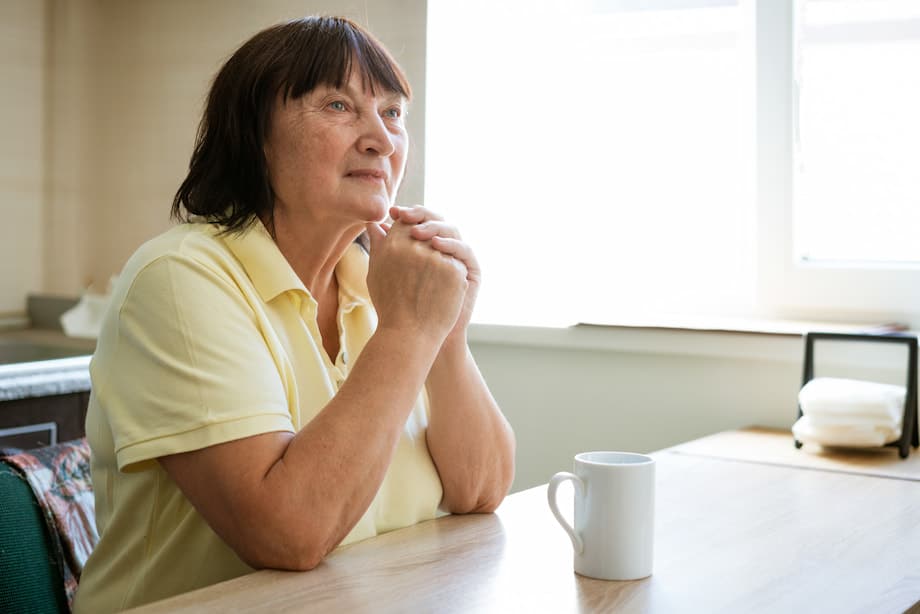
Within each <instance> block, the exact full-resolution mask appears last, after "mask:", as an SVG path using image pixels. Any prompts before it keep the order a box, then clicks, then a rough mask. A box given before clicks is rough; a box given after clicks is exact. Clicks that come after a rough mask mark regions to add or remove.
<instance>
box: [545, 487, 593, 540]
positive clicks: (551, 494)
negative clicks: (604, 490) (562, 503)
mask: <svg viewBox="0 0 920 614" xmlns="http://www.w3.org/2000/svg"><path fill="white" fill-rule="evenodd" d="M569 480H571V482H572V486H574V487H575V496H576V497H584V496H585V483H584V482H582V481H581V478H580V477H578V476H577V475H575V474H574V473H569V472H568V471H560V472H559V473H557V474H556V475H554V476H553V477H552V479H551V480H550V481H549V489H547V491H546V499H547V501H548V502H549V509H550V510H551V511H552V512H553V516H555V517H556V520H557V521H558V522H559V524H560V525H562V528H563V529H565V532H566V533H568V534H569V538H571V540H572V547H573V548H575V553H576V554H581V553H582V552H583V551H584V549H585V543H584V542H583V541H582V539H581V536H580V535H579V534H578V533H576V532H575V529H574V528H572V525H570V524H569V523H567V522H566V521H565V518H563V516H562V514H561V513H559V506H558V505H557V504H556V489H558V488H559V485H560V484H562V483H563V482H566V481H569Z"/></svg>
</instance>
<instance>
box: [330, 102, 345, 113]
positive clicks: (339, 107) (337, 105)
mask: <svg viewBox="0 0 920 614" xmlns="http://www.w3.org/2000/svg"><path fill="white" fill-rule="evenodd" d="M329 108H331V109H332V110H334V111H344V110H345V103H344V102H342V101H341V100H335V101H333V102H330V103H329Z"/></svg>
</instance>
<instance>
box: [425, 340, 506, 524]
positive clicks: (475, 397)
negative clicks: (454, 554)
mask: <svg viewBox="0 0 920 614" xmlns="http://www.w3.org/2000/svg"><path fill="white" fill-rule="evenodd" d="M427 389H428V397H429V400H430V404H431V418H430V420H429V424H428V449H429V451H430V453H431V458H432V459H433V460H434V463H435V466H436V467H437V468H438V474H439V475H440V477H441V484H442V486H443V487H444V500H443V502H442V507H444V508H445V509H446V510H447V511H450V512H453V513H457V514H465V513H468V512H491V511H494V510H495V508H496V507H498V505H499V504H500V503H501V502H502V499H504V497H505V495H506V494H507V493H508V489H509V488H510V487H511V481H512V480H513V479H514V446H515V442H514V433H513V432H512V430H511V426H510V425H509V424H508V421H507V420H505V417H504V416H503V415H502V413H501V410H499V408H498V404H497V403H496V402H495V399H493V398H492V394H491V393H490V392H489V389H488V387H487V386H486V383H485V381H484V380H483V378H482V375H481V374H480V372H479V368H478V367H477V366H476V362H475V361H474V360H473V356H472V354H471V353H470V351H469V349H468V347H467V344H466V339H465V336H464V338H462V339H460V338H457V339H451V340H450V345H448V344H447V343H445V345H444V346H442V347H441V351H440V353H439V354H438V357H437V359H436V360H435V362H434V365H433V366H432V368H431V372H430V373H429V375H428V381H427Z"/></svg>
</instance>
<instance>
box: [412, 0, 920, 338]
mask: <svg viewBox="0 0 920 614" xmlns="http://www.w3.org/2000/svg"><path fill="white" fill-rule="evenodd" d="M876 4H877V5H887V6H888V7H889V8H888V9H883V10H882V14H883V15H890V14H892V13H891V11H893V10H894V9H892V8H891V7H892V6H894V5H896V4H900V5H907V4H914V5H916V4H918V3H916V2H912V3H906V2H900V3H897V2H886V1H881V2H864V1H863V2H855V1H850V0H823V1H822V0H798V3H797V4H793V2H792V0H770V1H769V2H763V1H761V2H756V3H755V2H753V1H752V0H734V1H732V0H644V1H640V0H593V1H583V2H570V1H562V0H555V1H554V0H527V1H525V0H505V1H502V2H497V1H490V2H484V1H481V0H480V1H478V2H477V1H473V2H464V3H455V2H446V1H444V0H432V1H431V2H429V3H428V51H427V66H428V74H427V89H426V97H427V98H426V108H427V114H428V115H427V125H426V180H425V200H426V202H427V203H428V204H429V205H430V206H432V207H433V208H435V209H437V210H440V211H443V212H444V213H445V214H446V215H447V216H448V217H449V218H450V219H452V220H453V221H455V222H456V223H457V224H458V225H459V226H460V228H461V230H462V231H463V233H464V235H465V237H466V238H467V239H468V240H469V241H470V242H471V243H472V244H473V245H474V247H475V248H476V251H477V254H478V255H479V258H480V260H481V261H482V263H483V268H484V271H485V280H484V286H483V289H482V293H481V297H480V300H479V303H478V306H477V312H476V316H475V319H476V321H479V322H489V323H504V324H534V325H554V324H572V323H575V322H597V323H606V322H617V321H619V320H621V319H623V318H630V317H634V316H635V315H641V316H645V317H656V316H665V315H670V314H702V315H715V314H718V315H743V316H750V315H772V316H787V317H789V316H794V317H801V316H803V315H804V316H813V315H815V313H816V312H814V313H813V312H810V311H809V309H813V310H817V312H820V316H821V317H822V318H823V319H830V318H832V317H854V316H855V315H860V316H865V315H867V314H868V315H870V316H875V314H876V313H879V314H885V316H888V314H889V313H890V312H891V310H888V309H886V308H885V306H884V304H879V300H878V297H872V300H874V301H876V302H875V303H874V304H872V305H870V304H869V303H870V302H871V301H869V302H867V301H866V300H862V301H860V300H859V299H855V300H853V301H851V302H849V303H846V304H845V305H843V306H842V307H841V305H840V304H839V292H838V290H837V289H835V288H834V287H833V284H831V285H830V286H829V285H827V284H826V283H825V282H821V283H816V282H815V279H816V278H815V277H814V275H812V276H810V277H809V276H808V275H806V276H805V277H802V276H801V275H799V273H801V272H802V270H803V267H804V269H807V271H806V272H807V273H809V274H818V273H821V274H824V273H828V272H829V275H830V279H831V280H832V281H833V280H836V281H837V282H839V281H840V274H844V275H847V279H849V278H851V275H850V273H851V272H850V271H848V272H846V273H843V269H842V268H841V266H840V262H839V259H840V257H839V256H840V254H839V253H835V252H831V251H828V250H831V248H832V247H833V246H834V245H840V244H843V245H846V246H852V245H853V242H852V241H840V240H839V237H840V234H841V233H840V231H839V228H837V227H835V228H833V229H831V228H830V227H828V226H827V225H825V224H822V223H820V222H821V221H822V220H826V219H827V217H828V216H831V215H832V216H834V217H835V218H838V217H840V216H839V215H838V214H837V213H836V212H837V211H839V209H836V208H835V209H828V204H827V203H831V202H835V199H834V194H839V192H840V188H839V184H838V183H835V182H834V177H835V175H836V176H839V174H840V173H841V172H843V171H844V169H843V167H841V166H840V164H841V163H839V162H833V160H832V159H831V158H830V157H829V156H828V155H827V154H828V152H832V153H835V154H837V153H839V152H840V151H841V150H840V148H839V140H840V138H841V134H842V133H841V130H843V129H846V130H848V131H849V133H853V134H855V133H859V131H860V130H863V133H864V134H865V133H870V134H871V133H872V132H873V124H874V125H875V126H878V121H877V119H878V118H877V116H876V115H875V113H874V112H873V111H874V106H875V104H877V100H878V99H879V98H885V97H886V96H887V94H886V92H892V93H893V94H894V95H902V96H904V95H906V94H907V93H909V91H910V90H909V89H908V88H903V89H902V88H901V85H900V83H901V82H903V81H905V80H907V79H908V77H906V76H905V74H904V73H905V67H909V66H916V65H917V56H916V55H914V56H911V55H909V54H908V55H907V56H904V55H903V53H904V52H903V51H900V50H897V51H896V50H892V49H889V51H886V52H885V54H881V55H875V56H872V57H866V58H864V60H863V61H864V63H865V65H866V68H865V69H864V71H863V72H864V73H865V74H866V75H871V76H872V77H873V78H875V81H873V82H872V87H873V88H874V90H873V92H871V93H866V95H865V99H864V100H862V101H861V102H859V103H858V104H857V103H855V102H853V101H850V102H851V103H852V104H851V106H852V107H853V108H854V109H857V110H858V113H857V115H856V117H855V119H854V120H853V121H847V125H846V126H840V125H839V124H840V123H841V121H842V119H841V118H843V117H847V118H850V117H851V116H850V113H851V112H850V111H847V113H848V114H847V115H843V111H841V110H840V109H841V107H838V108H837V109H836V110H837V111H840V112H839V113H822V111H821V109H822V107H823V106H824V105H826V104H827V100H828V99H829V98H830V99H833V98H835V97H837V96H839V95H841V91H840V88H841V87H844V86H845V85H846V84H845V83H844V80H842V79H840V78H839V77H838V78H837V79H836V80H835V78H834V77H833V73H834V72H835V71H837V72H838V73H839V72H840V68H841V67H843V66H846V65H847V64H848V63H851V62H852V61H853V60H852V57H851V56H852V55H853V54H858V53H859V49H860V48H859V47H858V46H852V45H836V46H831V45H829V44H826V43H825V42H822V41H824V40H825V39H824V38H822V37H826V36H828V35H827V33H826V32H825V33H824V34H821V35H820V36H818V35H817V33H816V32H817V30H821V29H822V27H823V26H821V25H820V24H821V23H824V22H823V21H822V20H824V21H828V20H830V21H831V22H834V20H837V21H840V19H842V18H841V17H840V15H841V14H844V15H845V19H849V20H851V21H852V20H853V19H856V18H855V17H853V15H855V14H856V13H858V11H857V10H856V9H853V8H847V7H843V5H862V6H863V9H865V6H866V5H876ZM836 5H839V6H836ZM833 6H836V8H837V9H840V10H837V11H835V10H834V9H832V8H829V7H833ZM816 7H817V8H816ZM886 11H887V12H886ZM866 13H872V11H871V10H869V11H866V10H863V14H866ZM897 15H898V17H897V18H896V20H895V21H897V20H901V22H903V23H901V25H898V26H891V27H890V28H889V29H888V30H884V28H882V29H881V30H884V31H885V32H900V33H901V38H900V39H898V40H899V41H900V42H899V43H897V44H899V45H903V44H904V42H903V39H904V37H903V32H904V31H905V30H910V27H909V25H908V26H905V25H904V24H910V23H911V20H912V19H913V13H911V12H910V11H908V10H907V9H904V10H903V11H902V12H901V13H898V14H897ZM796 16H798V17H799V18H800V19H798V20H797V19H794V17H796ZM846 16H848V17H846ZM876 17H877V16H876ZM802 19H804V21H802ZM873 19H875V18H873ZM809 20H811V21H809ZM899 23H900V22H899ZM808 24H812V25H808ZM794 25H797V26H799V27H798V29H796V28H794V27H793V26H794ZM845 27H846V28H853V27H857V26H856V25H853V24H852V23H849V24H846V25H845ZM859 27H862V26H859ZM873 28H875V27H874V26H870V27H869V29H870V30H872V32H875V33H876V34H877V35H879V36H883V38H884V36H887V34H881V33H880V32H881V30H878V29H873ZM857 29H858V28H857ZM860 31H861V30H860ZM847 32H849V30H847V31H846V32H844V31H842V30H841V31H838V32H837V35H839V36H843V37H844V39H848V37H849V34H847ZM796 33H798V35H796ZM885 40H886V41H887V40H888V39H885ZM916 40H917V39H914V42H915V43H916ZM886 44H887V43H886ZM822 45H823V47H822ZM849 47H853V49H849ZM845 48H846V49H848V50H847V51H842V50H844V49H845ZM877 48H878V47H877ZM794 52H795V53H794ZM841 52H842V53H843V54H842V55H841ZM913 53H916V51H914V52H913ZM847 54H849V55H847ZM895 56H897V57H896V61H897V62H898V64H897V66H896V65H895V64H894V63H892V62H893V60H892V58H894V57H895ZM878 64H882V65H884V66H885V67H886V69H889V73H888V74H889V75H891V76H892V77H891V78H890V79H889V80H888V81H884V79H883V78H882V76H880V74H879V71H878V70H877V69H876V68H874V66H876V65H878ZM793 65H795V66H797V67H799V69H800V70H799V71H798V72H794V71H793ZM899 67H900V68H899ZM908 72H909V71H908ZM913 73H918V71H916V70H914V71H913ZM913 73H912V74H911V75H910V78H913V79H915V80H916V77H915V76H914V74H913ZM848 74H850V75H852V74H853V73H852V71H848ZM898 75H900V81H898V79H899V77H898ZM796 79H798V81H796ZM883 81H884V83H883ZM796 83H799V84H804V87H801V88H800V89H799V90H798V91H799V93H800V96H799V97H798V98H797V100H796V98H795V97H794V94H795V92H796V90H795V88H794V85H795V84H796ZM884 88H887V89H884ZM883 89H884V91H883ZM912 95H916V94H912ZM794 102H797V103H798V105H797V106H796V105H795V104H793V103H794ZM898 105H900V106H899V107H898V108H899V109H900V110H901V112H900V114H899V115H897V117H895V115H894V114H892V115H890V116H888V117H887V118H886V121H887V122H889V123H888V128H890V129H888V130H887V131H886V132H885V134H886V135H888V136H887V137H886V138H888V139H889V140H888V141H885V142H884V143H881V142H879V143H876V145H877V146H878V147H879V148H881V149H886V148H888V149H886V151H888V153H891V151H890V148H891V147H892V143H893V142H894V141H897V142H898V143H899V144H900V145H899V146H902V148H903V149H904V150H905V151H906V152H908V153H910V147H911V146H913V143H917V142H920V141H918V140H917V138H916V136H910V133H909V132H907V133H905V132H904V131H903V130H901V129H899V128H904V124H905V123H906V122H908V121H911V118H909V115H910V114H909V112H908V110H909V109H911V108H916V107H918V105H917V104H916V101H915V99H913V98H911V99H904V100H903V101H900V100H899V102H898ZM796 110H797V111H799V112H798V115H796V114H795V113H794V112H793V111H796ZM854 112H855V111H854ZM796 118H798V123H797V127H798V132H797V133H796V135H795V136H797V137H799V138H795V139H794V133H793V128H794V126H795V125H796V124H795V119H796ZM912 121H914V122H916V121H917V119H916V118H913V119H912ZM860 125H861V126H862V128H860V127H859V126H860ZM913 147H914V149H913V153H914V154H915V155H916V147H915V146H913ZM892 157H894V156H892ZM806 160H811V161H815V162H814V163H810V164H804V161H806ZM873 160H875V161H878V160H877V158H873ZM902 167H903V169H907V168H910V167H913V168H917V160H916V157H915V158H913V159H912V160H911V159H910V158H909V157H908V158H907V159H906V160H905V161H903V164H902ZM864 170H866V172H865V173H864V174H863V175H857V174H855V173H849V178H850V179H851V180H852V181H854V182H856V181H861V182H862V183H861V185H862V186H863V187H864V188H865V189H866V190H868V189H869V188H870V187H871V186H872V185H873V183H874V182H876V181H878V178H879V176H889V175H890V174H891V173H893V172H895V171H893V170H892V167H885V165H884V164H877V165H876V166H874V167H871V168H868V167H867V168H866V169H864ZM870 171H872V172H870ZM876 171H877V172H876ZM873 173H875V174H873ZM886 173H887V175H886ZM898 173H900V171H898ZM914 175H918V174H916V173H914ZM899 177H901V178H902V181H901V182H900V183H898V184H897V186H891V187H892V190H894V189H895V187H896V188H897V193H898V194H899V198H900V200H899V201H898V202H901V203H909V202H910V199H911V198H913V199H914V204H915V205H916V204H920V203H916V199H917V196H918V194H920V189H917V184H916V181H917V180H916V177H912V176H910V175H908V174H906V173H905V174H899ZM911 181H913V182H914V183H913V184H912V183H911ZM793 187H795V191H794V190H793ZM835 190H836V191H835ZM793 194H795V196H796V198H795V207H794V208H793V198H792V197H793ZM846 194H847V197H848V198H849V199H850V200H849V203H850V204H849V205H848V206H849V207H855V208H856V209H857V210H860V211H866V206H867V205H866V203H865V202H864V201H863V199H861V198H860V197H859V194H858V193H857V192H856V191H855V190H853V189H849V190H847V191H846ZM891 203H892V206H894V204H893V203H894V200H892V201H891ZM913 209H915V210H917V211H918V212H920V208H918V207H916V206H914V207H913ZM879 211H880V209H879V208H878V205H875V204H872V205H871V206H870V208H869V211H868V215H869V216H873V215H874V214H877V213H878V212H879ZM902 214H903V216H902V217H900V218H892V219H896V220H897V221H895V222H893V223H892V228H893V230H895V231H897V230H898V229H901V230H900V231H899V232H901V237H902V239H900V240H897V241H894V240H891V241H889V240H885V241H877V242H876V245H877V246H879V245H880V246H883V247H885V246H887V247H885V249H888V251H884V250H883V251H878V247H877V248H876V252H875V253H876V254H877V255H878V254H881V255H882V256H885V257H890V256H891V255H892V254H893V253H894V252H892V251H891V249H890V247H891V246H892V245H893V244H894V243H897V244H898V245H900V246H901V247H903V246H904V244H905V243H909V241H906V240H904V239H903V237H907V236H909V232H905V231H904V228H909V224H910V215H911V214H913V212H911V213H910V214H909V213H908V210H907V209H903V211H902ZM916 215H920V214H916ZM849 219H850V220H855V219H856V218H855V217H854V216H850V217H849ZM865 219H866V218H865V217H863V218H861V219H860V220H859V222H860V223H859V224H858V225H857V226H856V227H857V228H861V229H865V228H866V227H867V223H866V222H865ZM870 219H871V218H870ZM880 234H884V232H882V233H880ZM891 236H895V235H891ZM918 245H920V244H918ZM911 247H912V246H911ZM899 249H900V248H899ZM918 253H920V250H918ZM828 255H833V256H834V257H833V258H831V259H830V260H833V261H834V262H833V265H832V266H831V265H829V264H828V263H827V262H825V260H828V258H827V256H828ZM819 256H820V257H819ZM898 257H899V258H903V254H898ZM819 260H820V261H821V263H822V264H820V265H819V264H817V263H818V261H819ZM878 265H879V263H878V262H875V263H874V266H875V267H876V269H878V268H879V266H878ZM818 268H820V269H821V271H818V270H817V269H818ZM901 272H902V273H904V272H906V271H901ZM878 273H883V271H879V270H875V271H871V272H870V277H872V276H873V275H875V276H874V277H873V279H875V281H874V282H872V283H875V284H876V286H871V287H873V288H875V287H877V285H878V284H882V286H885V287H889V288H895V289H898V288H900V289H901V291H902V293H903V289H904V288H905V287H906V286H904V285H903V281H895V280H892V279H881V278H879V277H878V275H877V274H878ZM884 273H888V271H887V270H886V271H884ZM909 273H910V274H914V272H913V271H910V272H909ZM797 275H799V276H798V277H796V276H797ZM882 277H884V275H883V276H882ZM866 283H869V282H866ZM838 285H839V284H838ZM844 285H845V284H844ZM866 287H870V286H866ZM915 287H918V292H920V284H915ZM803 290H804V292H803ZM854 295H857V296H863V298H865V296H864V295H860V293H859V292H855V293H854ZM902 298H904V297H902ZM822 301H823V302H822ZM913 305H916V306H918V307H920V300H916V301H914V302H913ZM914 310H920V309H914ZM894 311H897V310H894ZM857 312H858V314H857Z"/></svg>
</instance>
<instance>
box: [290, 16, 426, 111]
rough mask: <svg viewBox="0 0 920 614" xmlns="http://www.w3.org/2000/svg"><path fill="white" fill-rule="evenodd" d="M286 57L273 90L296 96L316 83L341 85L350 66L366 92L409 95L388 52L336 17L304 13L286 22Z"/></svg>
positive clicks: (369, 37) (365, 33) (347, 75)
mask: <svg viewBox="0 0 920 614" xmlns="http://www.w3.org/2000/svg"><path fill="white" fill-rule="evenodd" d="M288 26H290V27H292V28H294V29H296V34H294V35H293V36H292V37H291V38H292V40H291V44H290V45H289V51H290V53H291V56H292V57H291V58H290V61H288V62H286V64H287V70H286V71H285V72H284V74H283V75H281V76H280V82H279V83H278V84H277V91H279V92H282V93H283V94H284V97H285V98H299V97H301V96H303V95H304V94H306V93H308V92H310V91H311V90H313V89H314V88H316V87H317V86H319V85H329V86H331V87H336V88H339V87H342V86H343V85H345V83H346V82H347V81H348V78H349V76H350V75H351V71H352V69H353V68H355V69H357V70H358V71H359V73H360V75H361V79H362V83H363V85H364V87H365V88H368V89H369V90H370V91H371V92H372V93H375V94H376V91H377V89H378V88H380V89H381V90H383V91H387V92H395V93H397V94H399V95H400V96H403V97H405V98H406V99H407V100H408V99H410V98H411V97H412V90H411V88H410V87H409V82H408V79H406V76H405V75H404V74H403V72H402V70H401V69H400V68H399V66H398V65H397V64H396V62H395V60H393V58H392V56H390V54H389V52H387V50H386V49H385V48H384V47H383V45H381V44H380V42H378V41H377V40H376V39H375V38H373V37H372V36H371V35H370V34H369V33H368V32H366V31H364V30H362V29H360V28H357V27H355V25H354V24H352V23H351V22H350V21H348V20H346V19H342V18H339V17H309V18H306V19H298V20H296V21H293V22H290V23H289V24H288Z"/></svg>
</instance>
